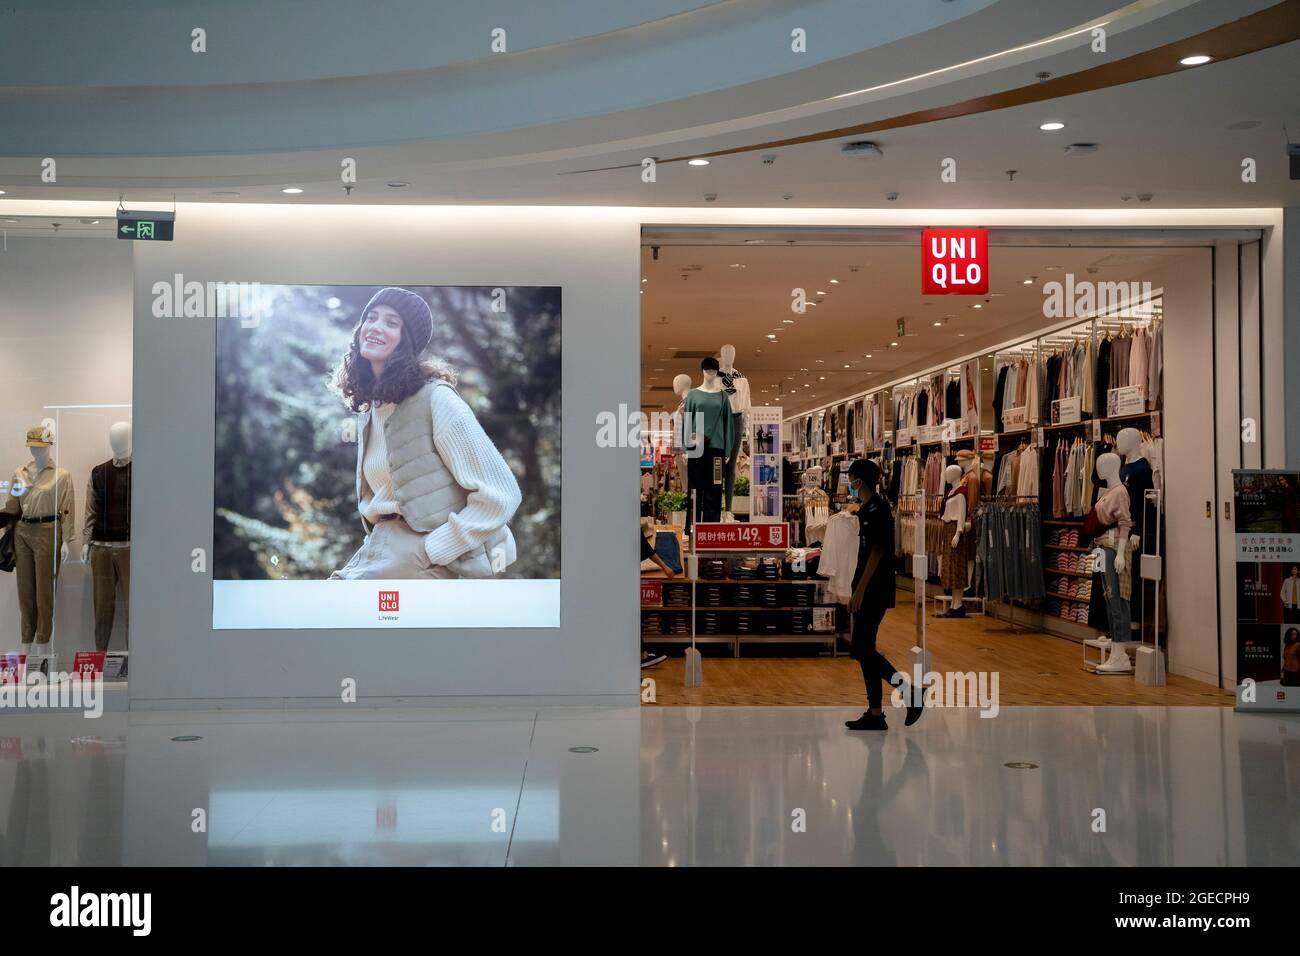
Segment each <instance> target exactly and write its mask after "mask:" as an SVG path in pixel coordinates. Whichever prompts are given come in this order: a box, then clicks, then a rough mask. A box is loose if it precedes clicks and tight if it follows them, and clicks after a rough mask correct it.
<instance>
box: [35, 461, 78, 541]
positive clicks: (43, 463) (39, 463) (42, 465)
mask: <svg viewBox="0 0 1300 956" xmlns="http://www.w3.org/2000/svg"><path fill="white" fill-rule="evenodd" d="M29 451H31V453H32V461H34V462H35V463H36V470H37V471H38V472H39V471H44V470H45V466H46V465H48V464H49V463H50V450H49V449H48V448H32V449H29ZM59 560H61V561H66V560H68V543H67V542H66V541H65V542H63V544H61V545H59Z"/></svg>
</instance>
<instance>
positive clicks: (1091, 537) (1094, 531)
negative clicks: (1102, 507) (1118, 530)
mask: <svg viewBox="0 0 1300 956" xmlns="http://www.w3.org/2000/svg"><path fill="white" fill-rule="evenodd" d="M1113 527H1115V526H1114V525H1113V524H1102V521H1101V519H1100V518H1099V517H1097V509H1096V508H1092V509H1090V510H1089V511H1088V513H1087V514H1086V515H1084V516H1083V534H1082V535H1081V536H1080V540H1081V541H1096V540H1097V539H1098V538H1100V537H1101V536H1102V535H1103V534H1105V533H1106V532H1107V531H1109V530H1110V529H1111V528H1113Z"/></svg>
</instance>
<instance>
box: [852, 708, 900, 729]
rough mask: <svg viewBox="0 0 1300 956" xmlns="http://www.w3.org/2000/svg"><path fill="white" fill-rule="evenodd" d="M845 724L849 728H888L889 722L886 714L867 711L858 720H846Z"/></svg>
mask: <svg viewBox="0 0 1300 956" xmlns="http://www.w3.org/2000/svg"><path fill="white" fill-rule="evenodd" d="M844 726H845V727H847V728H849V730H888V729H889V724H887V723H885V715H884V714H881V715H880V716H879V717H877V716H876V715H874V714H872V713H871V711H866V712H865V713H863V715H862V716H861V717H859V718H858V719H857V720H846V721H844Z"/></svg>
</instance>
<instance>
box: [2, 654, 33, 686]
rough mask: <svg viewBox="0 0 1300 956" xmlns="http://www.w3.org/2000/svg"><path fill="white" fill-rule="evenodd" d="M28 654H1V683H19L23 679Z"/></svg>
mask: <svg viewBox="0 0 1300 956" xmlns="http://www.w3.org/2000/svg"><path fill="white" fill-rule="evenodd" d="M25 660H27V655H26V654H0V684H19V683H22V679H23V661H25Z"/></svg>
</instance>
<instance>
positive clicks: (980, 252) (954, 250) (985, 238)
mask: <svg viewBox="0 0 1300 956" xmlns="http://www.w3.org/2000/svg"><path fill="white" fill-rule="evenodd" d="M988 292H989V231H988V230H987V229H924V230H922V232H921V294H922V295H988Z"/></svg>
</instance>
